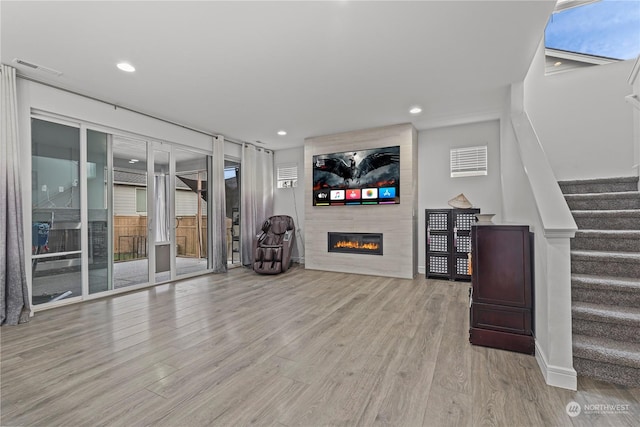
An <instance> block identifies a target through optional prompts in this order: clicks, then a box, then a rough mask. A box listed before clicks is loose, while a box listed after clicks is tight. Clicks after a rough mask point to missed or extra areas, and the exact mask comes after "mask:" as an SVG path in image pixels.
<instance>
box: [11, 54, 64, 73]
mask: <svg viewBox="0 0 640 427" xmlns="http://www.w3.org/2000/svg"><path fill="white" fill-rule="evenodd" d="M13 62H15V63H16V64H18V65H23V66H25V67H29V68H31V69H33V70H38V71H42V72H43V73H48V74H53V75H54V76H58V77H60V76H61V75H62V72H61V71H58V70H54V69H53V68H49V67H45V66H42V65H38V64H34V63H33V62H28V61H24V60H22V59H19V58H14V59H13Z"/></svg>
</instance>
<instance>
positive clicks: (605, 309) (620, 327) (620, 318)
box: [571, 302, 640, 343]
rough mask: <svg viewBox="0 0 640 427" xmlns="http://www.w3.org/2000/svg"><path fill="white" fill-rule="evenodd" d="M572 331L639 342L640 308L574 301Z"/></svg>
mask: <svg viewBox="0 0 640 427" xmlns="http://www.w3.org/2000/svg"><path fill="white" fill-rule="evenodd" d="M571 315H572V323H573V333H574V334H580V335H587V336H594V337H602V338H611V339H615V340H618V341H627V342H637V343H640V334H639V333H638V331H640V308H632V307H621V306H608V305H602V304H593V303H586V302H574V303H573V304H572V306H571Z"/></svg>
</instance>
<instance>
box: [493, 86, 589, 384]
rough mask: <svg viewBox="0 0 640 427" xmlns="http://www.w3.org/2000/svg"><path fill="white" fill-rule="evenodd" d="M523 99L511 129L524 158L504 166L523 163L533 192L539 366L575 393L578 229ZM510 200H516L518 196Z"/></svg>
mask: <svg viewBox="0 0 640 427" xmlns="http://www.w3.org/2000/svg"><path fill="white" fill-rule="evenodd" d="M515 89H517V88H515ZM518 95H519V93H518V91H517V90H514V96H513V98H512V100H515V101H516V102H514V103H513V104H512V106H513V107H515V108H512V113H511V125H512V128H513V131H514V136H515V138H514V140H515V141H514V142H515V145H516V147H517V153H515V156H519V159H518V158H517V157H515V158H514V157H513V155H512V156H510V157H509V159H505V161H512V162H517V161H518V160H519V161H520V162H521V167H522V169H523V170H521V173H522V172H523V173H524V181H523V182H522V184H523V185H527V184H528V186H529V189H530V191H527V190H528V189H526V188H524V189H520V191H522V192H524V193H527V194H530V196H529V197H530V201H531V210H530V211H528V212H525V215H526V218H524V219H525V220H527V221H528V222H529V223H530V224H532V225H533V227H534V231H535V235H534V237H535V260H534V261H535V335H536V361H537V362H538V365H539V367H540V370H541V371H542V374H543V376H544V379H545V381H546V383H547V384H549V385H552V386H555V387H562V388H566V389H571V390H575V389H576V388H577V374H576V371H575V369H574V368H573V347H572V345H573V344H572V325H571V246H570V242H571V238H572V237H573V236H574V235H575V232H576V230H577V226H576V223H575V221H574V219H573V216H572V215H571V211H570V210H569V207H568V206H567V203H566V201H565V199H564V195H563V194H562V191H561V190H560V186H559V185H558V182H557V181H556V178H555V175H554V173H553V171H552V169H551V165H550V164H549V161H548V160H547V156H546V154H545V152H544V149H543V148H542V145H541V144H540V141H539V140H538V136H537V135H536V132H535V130H534V128H533V125H532V123H531V121H530V120H529V117H528V116H527V114H526V112H525V111H524V108H523V105H522V104H520V103H518V102H517V101H518ZM508 170H512V169H511V168H508ZM514 178H515V177H514ZM505 179H509V177H505ZM512 190H513V189H512ZM509 195H510V197H513V193H509ZM533 207H535V212H534V211H533Z"/></svg>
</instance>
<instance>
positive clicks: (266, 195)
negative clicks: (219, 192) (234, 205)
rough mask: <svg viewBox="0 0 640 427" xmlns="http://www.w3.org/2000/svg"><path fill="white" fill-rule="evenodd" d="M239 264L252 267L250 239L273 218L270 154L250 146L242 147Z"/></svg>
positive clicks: (251, 243) (251, 240)
mask: <svg viewBox="0 0 640 427" xmlns="http://www.w3.org/2000/svg"><path fill="white" fill-rule="evenodd" d="M240 188H241V189H240V193H241V195H240V197H241V200H240V240H241V243H242V244H241V246H242V252H241V253H242V264H243V265H251V264H253V239H254V238H255V237H256V235H257V234H258V233H259V232H260V229H261V227H262V223H263V222H264V221H265V220H266V219H268V218H269V217H270V216H271V215H273V152H272V151H269V150H263V149H261V148H256V147H254V146H253V145H251V144H245V145H244V146H243V147H242V168H241V179H240Z"/></svg>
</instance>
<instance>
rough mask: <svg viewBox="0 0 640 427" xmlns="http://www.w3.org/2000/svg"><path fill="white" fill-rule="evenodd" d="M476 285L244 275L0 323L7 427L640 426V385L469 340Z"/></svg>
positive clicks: (300, 272)
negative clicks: (576, 376) (566, 379)
mask: <svg viewBox="0 0 640 427" xmlns="http://www.w3.org/2000/svg"><path fill="white" fill-rule="evenodd" d="M467 289H468V284H466V283H459V282H445V281H433V280H425V278H424V276H419V277H418V278H416V279H415V280H402V279H390V278H382V277H372V276H360V275H350V274H344V273H329V272H318V271H308V270H304V269H303V268H301V267H294V268H292V269H291V270H289V271H288V272H287V273H285V274H283V275H279V276H259V275H255V274H254V273H253V272H251V271H249V270H246V269H235V270H231V271H230V272H229V273H227V274H224V275H210V276H205V277H200V278H196V279H190V280H187V281H183V282H178V283H176V284H171V285H162V286H158V287H156V288H152V289H148V290H143V291H139V292H134V293H130V294H126V295H121V296H116V297H112V298H105V299H101V300H96V301H91V302H87V303H83V304H78V305H73V306H67V307H62V308H58V309H54V310H49V311H45V312H40V313H38V314H37V315H36V316H35V317H34V318H33V319H32V320H31V322H29V323H28V324H25V325H20V326H16V327H2V328H1V330H0V333H1V334H2V338H1V343H2V348H1V353H2V365H1V372H0V375H1V376H0V380H1V383H2V390H1V391H2V395H1V411H2V412H1V414H0V424H1V425H3V426H10V425H40V426H145V425H153V426H156V425H159V426H160V425H162V426H164V425H167V426H209V425H220V426H236V425H251V424H253V425H275V426H296V425H301V426H325V425H335V426H370V425H391V426H447V425H452V426H480V425H501V426H529V425H532V426H564V425H567V426H571V425H589V426H590V425H597V426H600V425H603V426H637V425H640V390H639V389H629V388H624V387H618V386H614V385H610V384H605V383H600V382H595V381H591V380H588V379H580V381H579V391H578V392H570V391H567V390H561V389H557V388H553V387H548V386H546V385H545V384H544V381H543V378H542V375H541V373H540V370H539V369H538V366H537V364H536V361H535V359H534V358H533V357H532V356H526V355H522V354H517V353H511V352H505V351H500V350H494V349H488V348H483V347H475V346H472V345H471V344H469V342H468V327H469V320H468V300H467ZM571 401H575V402H578V403H579V404H581V405H583V406H582V407H583V408H585V409H586V408H587V407H585V406H584V405H586V404H589V405H606V404H609V405H613V404H620V405H629V406H628V409H627V410H624V408H625V406H622V407H618V409H617V412H616V413H613V414H605V413H595V414H585V410H583V413H582V414H580V415H578V416H577V417H575V418H571V417H569V416H568V415H567V413H566V411H565V407H566V405H567V404H568V403H569V402H571ZM591 408H592V409H597V408H594V407H591Z"/></svg>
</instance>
